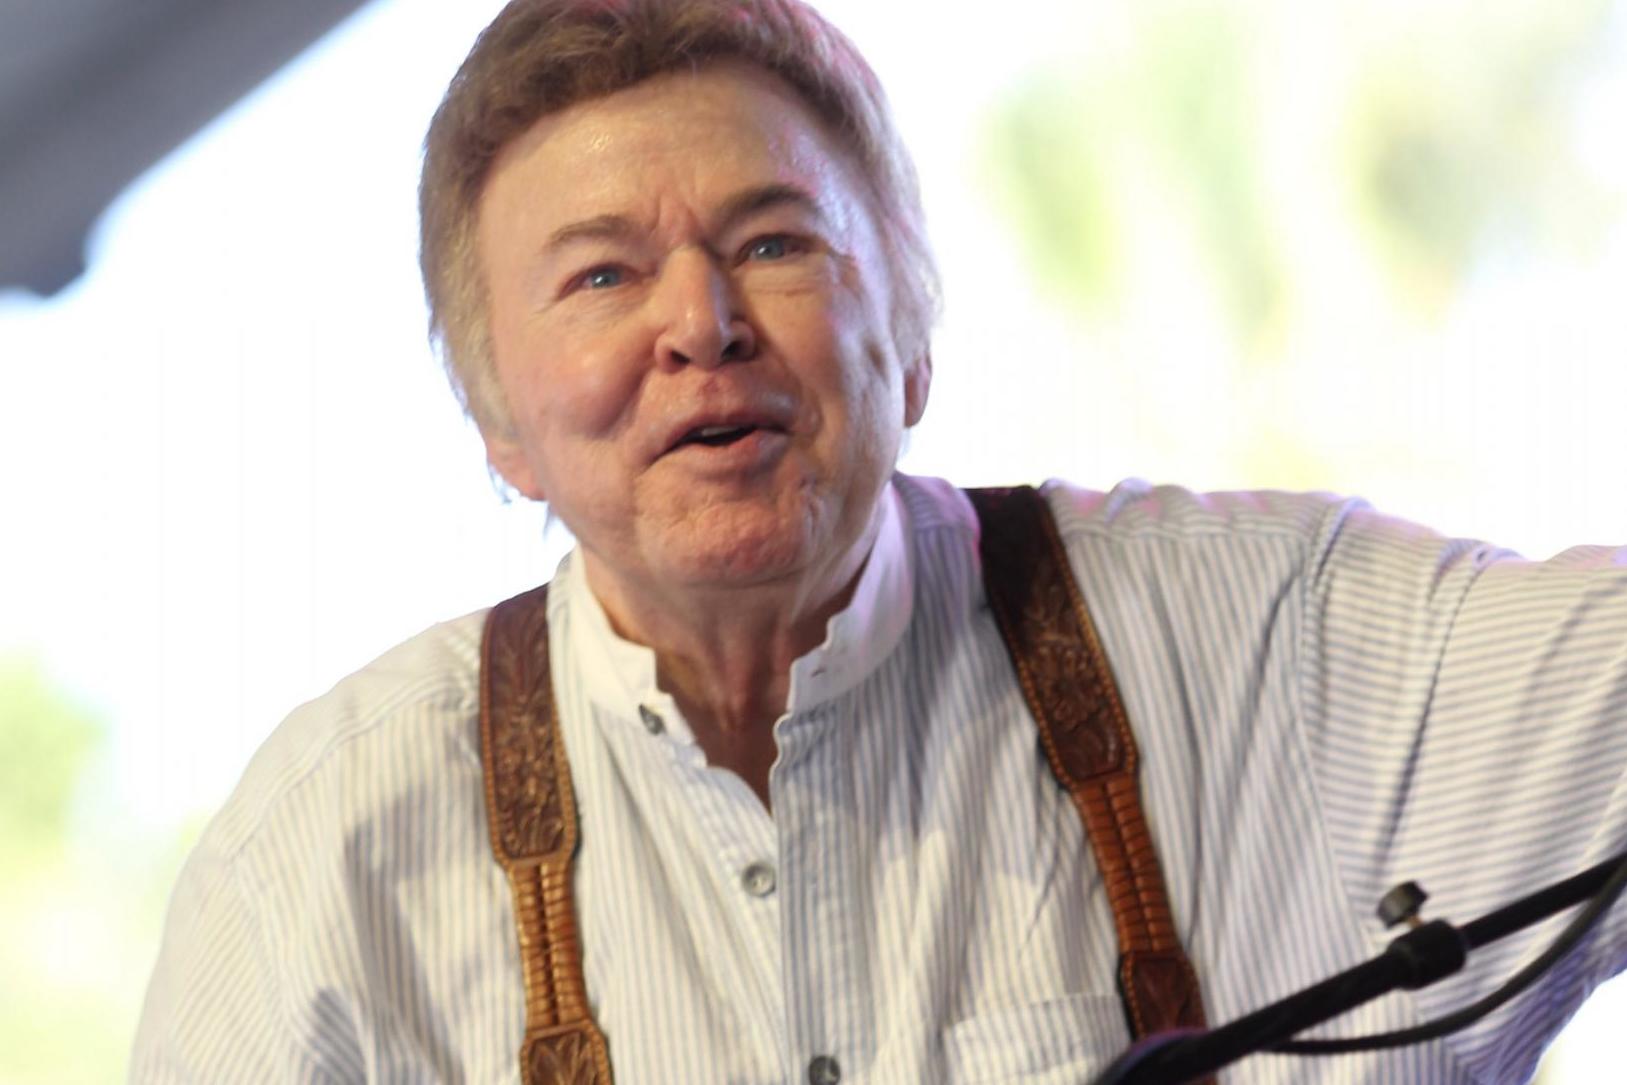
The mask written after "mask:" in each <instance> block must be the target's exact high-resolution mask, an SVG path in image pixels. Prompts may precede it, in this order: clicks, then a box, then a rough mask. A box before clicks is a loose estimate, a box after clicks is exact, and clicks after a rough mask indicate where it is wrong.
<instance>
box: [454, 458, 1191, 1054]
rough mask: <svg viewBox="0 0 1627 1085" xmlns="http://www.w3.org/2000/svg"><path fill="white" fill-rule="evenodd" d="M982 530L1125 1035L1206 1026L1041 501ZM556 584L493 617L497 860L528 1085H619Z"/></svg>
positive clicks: (1124, 735)
mask: <svg viewBox="0 0 1627 1085" xmlns="http://www.w3.org/2000/svg"><path fill="white" fill-rule="evenodd" d="M968 493H969V494H970V496H971V498H972V503H973V505H974V506H975V507H976V509H977V512H978V518H979V519H980V520H981V521H982V525H983V536H982V552H983V573H984V581H985V584H986V585H987V589H988V596H989V602H990V605H991V607H992V608H993V610H994V613H995V617H996V619H997V621H998V622H999V625H1000V632H1001V635H1002V636H1003V637H1004V638H1005V642H1006V647H1007V649H1008V650H1009V651H1010V653H1011V658H1012V662H1013V664H1014V665H1015V666H1016V670H1017V677H1018V680H1019V682H1020V683H1021V686H1022V690H1023V696H1024V698H1025V699H1026V700H1027V702H1028V706H1029V709H1030V710H1031V711H1032V712H1033V714H1034V718H1035V720H1036V721H1037V722H1038V723H1039V729H1040V740H1041V742H1042V744H1043V745H1044V747H1045V754H1046V757H1047V759H1048V760H1049V762H1050V765H1051V769H1052V771H1053V772H1055V773H1056V776H1057V779H1058V780H1059V781H1060V782H1061V783H1062V785H1063V786H1064V787H1066V788H1067V789H1068V792H1069V794H1070V795H1071V796H1072V798H1073V802H1074V805H1075V806H1076V807H1077V808H1078V810H1079V814H1080V816H1081V818H1082V819H1083V820H1084V824H1085V829H1086V832H1087V834H1088V836H1089V838H1090V844H1091V849H1092V851H1093V852H1094V854H1095V856H1096V862H1097V865H1098V866H1099V867H1100V868H1101V871H1102V876H1103V878H1104V880H1105V881H1106V883H1107V891H1108V900H1109V903H1110V904H1111V905H1112V908H1113V918H1114V923H1115V924H1116V926H1117V928H1118V939H1119V952H1120V957H1119V987H1120V993H1121V995H1122V996H1123V998H1124V1004H1125V1012H1126V1014H1127V1016H1128V1017H1129V1020H1130V1028H1131V1031H1132V1033H1133V1034H1134V1035H1135V1036H1136V1037H1137V1038H1139V1037H1142V1036H1145V1035H1148V1034H1149V1033H1152V1032H1157V1031H1160V1030H1162V1029H1166V1028H1174V1027H1202V1026H1203V1002H1202V998H1201V996H1200V994H1199V991H1198V985H1197V977H1196V974H1195V973H1194V972H1193V970H1192V965H1191V963H1190V962H1189V961H1188V960H1187V957H1186V954H1185V952H1184V951H1183V950H1182V949H1181V945H1180V941H1179V939H1178V937H1177V935H1176V932H1175V924H1174V921H1173V919H1172V918H1171V914H1170V908H1169V900H1168V895H1167V893H1166V892H1165V890H1164V881H1163V876H1162V874H1161V873H1160V872H1159V869H1158V858H1157V855H1156V853H1155V852H1154V848H1153V842H1152V836H1151V833H1150V832H1149V831H1148V828H1147V820H1146V817H1145V815H1144V814H1143V813H1142V809H1141V797H1140V789H1139V784H1138V783H1137V780H1136V766H1137V751H1136V745H1135V738H1134V737H1133V736H1132V735H1131V733H1130V726H1129V721H1128V719H1127V718H1126V716H1125V713H1124V707H1123V705H1122V704H1121V703H1120V701H1119V695H1118V689H1117V687H1116V686H1115V685H1114V682H1113V676H1112V671H1111V670H1110V669H1109V667H1108V663H1107V657H1106V655H1105V653H1104V652H1103V651H1102V647H1101V643H1100V641H1099V640H1098V639H1097V636H1096V630H1095V627H1094V626H1093V625H1092V624H1091V622H1090V616H1089V613H1088V611H1087V610H1086V609H1085V605H1084V601H1083V599H1082V598H1081V597H1080V595H1079V589H1078V586H1077V585H1076V584H1075V583H1074V581H1073V577H1072V575H1071V574H1070V573H1069V572H1068V565H1067V555H1066V554H1065V553H1064V551H1063V549H1062V541H1061V539H1060V537H1059V536H1058V535H1057V532H1056V524H1055V522H1054V521H1053V520H1052V519H1051V516H1050V510H1049V509H1048V508H1047V506H1046V505H1045V502H1044V499H1043V498H1041V497H1040V496H1039V494H1037V493H1036V492H1035V491H1034V490H1032V489H1031V488H1029V487H1020V488H1017V489H1012V490H972V491H968ZM547 592H548V589H547V586H546V585H544V586H543V587H541V588H536V589H534V590H532V591H529V592H526V593H525V594H524V595H519V596H516V597H515V598H513V599H510V600H508V601H507V602H504V603H500V604H498V605H497V606H496V607H495V608H493V610H492V612H491V615H490V616H489V617H488V618H487V621H486V631H485V639H484V642H483V644H482V647H481V666H480V672H481V680H480V749H481V761H482V764H483V767H484V771H485V778H486V812H487V817H488V820H489V822H490V826H491V840H492V850H493V851H494V852H495V853H496V855H497V859H498V861H499V862H500V863H501V864H502V865H503V868H504V870H505V871H506V872H507V873H508V877H509V881H510V884H511V885H512V886H513V889H514V913H515V920H516V922H517V924H518V926H519V932H520V933H519V941H520V957H521V964H522V969H523V975H524V980H525V1001H526V1032H525V1041H524V1046H523V1047H522V1048H521V1051H520V1072H521V1081H522V1082H523V1083H524V1085H610V1082H611V1075H610V1056H609V1051H608V1048H607V1047H606V1045H605V1039H604V1035H603V1033H601V1032H600V1031H599V1029H598V1027H597V1026H596V1025H595V1024H594V1023H593V1020H592V1015H591V1012H590V1010H589V1008H588V1004H587V993H586V992H587V985H586V982H585V981H584V979H583V977H582V952H581V938H580V935H579V933H578V929H577V924H576V912H575V899H574V897H573V895H572V891H571V861H572V858H573V857H574V855H575V851H576V843H577V825H576V798H575V792H574V790H573V789H572V787H571V779H570V766H569V764H568V763H567V761H566V758H565V749H564V744H563V743H562V742H561V741H560V740H559V729H558V722H557V719H556V716H555V712H554V698H553V689H552V685H551V676H550V672H549V664H548V595H547Z"/></svg>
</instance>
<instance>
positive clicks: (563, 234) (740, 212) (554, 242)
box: [543, 183, 825, 251]
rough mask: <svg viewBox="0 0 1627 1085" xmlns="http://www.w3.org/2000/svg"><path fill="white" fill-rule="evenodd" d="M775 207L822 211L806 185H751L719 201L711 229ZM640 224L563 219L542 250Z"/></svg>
mask: <svg viewBox="0 0 1627 1085" xmlns="http://www.w3.org/2000/svg"><path fill="white" fill-rule="evenodd" d="M778 207H793V208H796V209H799V210H802V211H806V212H808V213H809V214H811V215H813V216H814V217H815V218H817V219H819V220H821V221H823V220H824V219H825V212H824V209H823V208H822V207H820V205H819V201H818V200H816V199H814V197H813V195H812V194H811V193H809V192H808V191H807V190H806V189H802V188H798V187H797V186H796V185H788V184H783V183H773V184H766V185H754V186H752V187H751V188H747V189H742V190H741V191H739V192H736V193H735V194H734V195H732V196H730V197H729V198H728V199H726V200H724V201H723V205H722V206H721V207H720V208H719V209H718V212H717V214H716V216H715V217H714V222H713V227H712V228H713V229H714V230H715V231H719V232H721V231H724V230H727V229H729V228H730V227H732V226H735V225H737V224H738V223H739V222H740V221H741V220H743V219H748V218H750V217H751V216H752V215H755V214H759V213H760V212H763V211H769V210H772V209H774V208H778ZM639 230H640V227H639V226H638V224H637V223H635V222H634V221H633V220H632V219H631V218H629V217H628V216H626V215H616V214H610V215H594V216H593V217H592V218H586V219H582V220H581V221H580V222H571V223H567V224H566V225H564V226H561V227H560V228H559V229H557V230H555V231H554V232H553V233H552V234H550V235H548V241H547V242H546V243H545V244H544V245H543V249H544V251H552V250H555V249H559V248H562V247H564V246H566V245H569V244H572V243H573V242H578V241H606V240H614V239H616V238H623V237H628V236H630V235H632V234H636V233H638V232H639Z"/></svg>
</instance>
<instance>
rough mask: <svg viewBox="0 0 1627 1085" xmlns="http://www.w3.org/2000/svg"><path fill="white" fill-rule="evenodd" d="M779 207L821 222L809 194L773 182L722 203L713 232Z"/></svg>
mask: <svg viewBox="0 0 1627 1085" xmlns="http://www.w3.org/2000/svg"><path fill="white" fill-rule="evenodd" d="M780 207H790V208H794V209H796V210H799V211H806V212H807V213H809V214H810V215H813V216H814V217H815V218H816V219H819V220H820V221H824V219H825V209H824V208H823V207H821V206H820V204H819V201H818V200H816V199H814V197H813V194H812V193H810V192H808V191H807V190H806V189H803V188H799V187H797V186H796V185H788V184H784V183H774V184H766V185H755V186H753V187H751V188H747V189H743V190H741V191H740V192H736V193H735V194H734V195H733V196H730V197H729V198H728V199H726V200H724V201H723V206H722V207H721V208H719V210H718V213H717V218H716V222H715V225H714V229H715V230H717V231H719V232H722V231H724V230H727V229H729V228H730V227H731V226H734V225H736V224H738V223H739V222H740V221H741V220H742V219H748V218H750V217H751V216H752V215H755V214H757V213H759V212H762V211H771V210H774V209H776V208H780Z"/></svg>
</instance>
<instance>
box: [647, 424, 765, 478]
mask: <svg viewBox="0 0 1627 1085" xmlns="http://www.w3.org/2000/svg"><path fill="white" fill-rule="evenodd" d="M786 443H787V438H786V435H785V434H784V433H783V432H781V431H779V430H771V429H758V430H752V431H751V432H750V433H749V434H747V435H746V436H744V437H742V438H740V439H739V440H738V441H730V442H729V443H728V444H726V445H708V444H702V443H700V442H699V441H692V442H690V443H689V444H686V445H679V446H678V447H677V448H675V449H673V450H672V451H671V452H668V453H667V454H666V455H665V456H664V457H662V459H664V460H667V461H669V462H671V463H672V464H674V465H675V466H681V467H683V468H684V469H685V470H687V471H692V472H694V473H696V474H699V475H718V476H721V475H738V474H740V473H742V472H749V471H752V470H756V469H760V468H763V467H766V466H768V465H770V464H772V463H773V462H774V461H776V460H778V459H779V457H780V455H781V453H783V452H784V451H785V446H786Z"/></svg>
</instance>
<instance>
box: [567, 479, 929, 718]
mask: <svg viewBox="0 0 1627 1085" xmlns="http://www.w3.org/2000/svg"><path fill="white" fill-rule="evenodd" d="M906 515H907V514H906V513H905V512H904V509H903V504H902V501H901V500H900V499H899V497H898V493H897V491H896V489H895V488H894V487H893V486H891V485H889V486H888V487H887V488H886V489H885V490H884V491H883V492H882V496H881V502H880V509H879V519H880V524H879V525H878V528H877V531H876V541H875V543H874V544H873V546H872V547H871V550H870V556H869V557H868V558H867V559H866V560H865V563H864V570H863V571H862V572H861V573H860V574H859V582H858V584H857V585H856V586H855V587H854V589H853V599H852V601H851V602H849V603H848V605H847V606H846V607H845V608H844V609H842V610H841V611H839V612H837V613H836V614H835V615H833V616H832V617H831V619H830V621H829V622H828V623H826V626H825V640H824V642H823V643H822V644H820V645H819V646H818V647H817V648H815V649H813V650H812V651H811V652H809V653H807V654H806V655H804V656H802V657H800V658H799V659H797V660H796V662H794V663H793V664H792V665H791V681H790V694H789V696H788V698H787V703H786V711H787V712H790V713H795V712H806V711H807V710H809V709H811V708H813V707H815V706H817V705H820V704H823V703H825V702H827V701H831V700H834V699H835V698H837V697H840V696H841V695H842V694H844V693H846V692H847V691H848V690H850V689H852V688H853V687H855V686H857V685H858V684H859V683H860V682H862V681H864V679H866V678H867V677H869V676H870V674H871V673H873V672H874V671H875V670H876V668H877V667H879V666H880V665H881V663H882V662H883V661H884V660H886V658H887V657H888V656H889V655H891V654H892V651H893V649H894V648H895V647H897V645H898V642H899V640H900V639H901V638H902V637H903V635H904V630H905V629H906V628H908V626H909V622H910V615H911V612H912V610H913V607H914V599H915V584H914V570H913V567H912V562H911V559H910V547H909V546H908V544H907V540H906V533H905V525H904V518H905V516H906ZM554 584H555V585H556V590H561V589H562V590H563V592H564V594H565V599H564V600H563V602H564V605H565V607H566V608H567V613H568V615H569V627H570V629H571V636H572V643H571V649H570V657H571V658H572V659H574V661H575V664H576V666H578V667H579V668H580V677H581V678H582V679H583V682H584V686H585V688H586V690H587V693H588V695H589V696H590V697H591V698H592V699H593V700H594V701H595V702H597V703H599V704H600V705H602V706H603V707H604V708H607V709H609V710H611V711H612V712H614V713H615V714H616V715H619V716H623V717H627V718H637V715H638V711H639V709H640V708H641V707H644V708H649V709H653V710H655V711H657V712H659V713H661V715H663V716H664V717H666V718H667V719H668V720H669V724H673V725H674V726H673V727H672V730H673V731H675V732H676V733H675V734H674V737H677V738H682V739H688V738H690V736H689V735H687V734H685V733H684V731H686V730H687V729H686V728H681V727H678V726H676V722H677V716H678V713H677V712H676V706H674V705H673V702H672V699H671V697H669V696H668V695H667V694H665V693H663V692H661V690H660V689H659V687H658V686H657V685H656V667H655V653H654V652H653V651H651V650H650V649H649V648H646V647H644V646H643V645H640V644H634V643H633V642H632V641H629V640H625V639H623V638H622V637H621V636H619V635H618V634H617V633H616V631H615V630H614V629H612V628H611V626H610V619H609V618H608V617H607V616H606V615H605V612H604V608H603V607H602V606H601V605H600V604H599V600H598V598H597V597H595V596H594V594H593V590H592V588H591V587H589V585H588V582H587V574H586V572H585V570H584V566H583V562H582V559H581V555H580V553H578V552H577V551H576V550H573V551H571V553H570V554H568V555H567V556H566V557H565V560H564V561H562V562H561V563H560V566H559V571H558V573H557V574H556V575H555V577H554Z"/></svg>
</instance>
